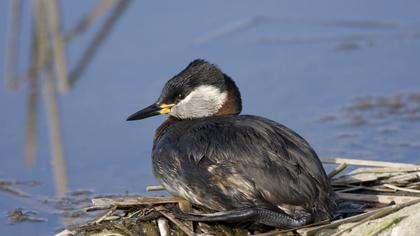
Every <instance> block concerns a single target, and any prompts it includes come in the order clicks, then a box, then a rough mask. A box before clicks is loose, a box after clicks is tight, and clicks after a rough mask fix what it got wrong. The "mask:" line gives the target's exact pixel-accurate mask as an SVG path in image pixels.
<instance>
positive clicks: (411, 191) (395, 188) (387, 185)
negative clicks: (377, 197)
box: [384, 184, 420, 193]
mask: <svg viewBox="0 0 420 236" xmlns="http://www.w3.org/2000/svg"><path fill="white" fill-rule="evenodd" d="M384 187H387V188H390V189H394V190H399V191H403V192H410V193H420V190H417V189H410V188H401V187H397V186H395V185H392V184H384Z"/></svg>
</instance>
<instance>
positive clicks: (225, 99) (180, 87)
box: [127, 59, 242, 120]
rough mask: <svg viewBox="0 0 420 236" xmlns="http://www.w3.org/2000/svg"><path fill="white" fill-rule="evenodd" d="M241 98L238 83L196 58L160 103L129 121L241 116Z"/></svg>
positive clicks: (169, 86)
mask: <svg viewBox="0 0 420 236" xmlns="http://www.w3.org/2000/svg"><path fill="white" fill-rule="evenodd" d="M241 109H242V104H241V95H240V93H239V90H238V88H237V87H236V85H235V82H234V81H233V80H232V79H231V78H230V77H229V76H227V75H226V74H224V73H223V72H222V71H220V69H218V68H217V67H216V66H215V65H213V64H210V63H208V62H206V61H204V60H201V59H197V60H194V61H193V62H191V63H190V64H189V65H188V66H187V67H186V68H185V69H184V70H183V71H181V72H180V73H179V74H177V75H175V76H174V77H173V78H172V79H170V80H169V81H168V82H166V84H165V86H164V87H163V89H162V92H161V94H160V96H159V98H158V100H157V101H156V102H155V103H153V104H152V105H150V106H148V107H146V108H144V109H142V110H140V111H138V112H136V113H134V114H132V115H131V116H129V117H128V118H127V120H140V119H144V118H147V117H151V116H155V115H160V114H169V115H170V116H172V117H175V118H177V119H195V118H202V117H209V116H216V115H233V114H239V113H240V112H241Z"/></svg>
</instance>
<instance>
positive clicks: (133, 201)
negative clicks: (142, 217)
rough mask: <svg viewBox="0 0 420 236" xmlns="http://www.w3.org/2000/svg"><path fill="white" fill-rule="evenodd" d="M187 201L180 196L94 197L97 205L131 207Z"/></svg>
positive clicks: (93, 202) (94, 203)
mask: <svg viewBox="0 0 420 236" xmlns="http://www.w3.org/2000/svg"><path fill="white" fill-rule="evenodd" d="M180 201H185V199H183V198H179V197H138V196H132V197H114V198H105V197H104V198H94V199H92V204H93V205H94V206H95V207H111V206H120V207H129V206H138V205H150V204H165V203H179V202H180Z"/></svg>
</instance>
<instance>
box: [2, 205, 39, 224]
mask: <svg viewBox="0 0 420 236" xmlns="http://www.w3.org/2000/svg"><path fill="white" fill-rule="evenodd" d="M36 214H37V213H36V212H34V211H25V210H23V209H22V208H17V209H15V210H13V211H10V212H9V213H8V214H7V217H8V218H9V222H10V224H17V223H21V222H24V221H30V222H45V221H47V219H45V218H40V217H35V215H36Z"/></svg>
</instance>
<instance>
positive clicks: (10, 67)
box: [4, 0, 22, 90]
mask: <svg viewBox="0 0 420 236" xmlns="http://www.w3.org/2000/svg"><path fill="white" fill-rule="evenodd" d="M9 4H10V9H9V14H10V15H9V17H8V22H9V24H8V29H7V38H6V42H7V46H6V54H5V55H6V58H5V68H4V78H5V80H6V87H7V88H8V89H10V90H16V89H17V88H18V87H19V81H18V78H17V73H18V72H17V63H18V45H19V43H18V42H19V34H20V18H21V12H22V1H21V0H9Z"/></svg>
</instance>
